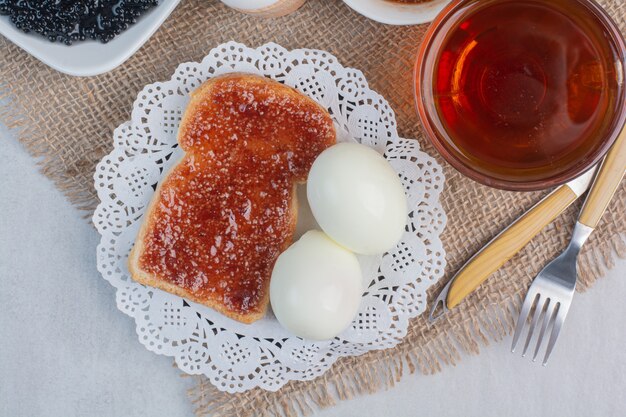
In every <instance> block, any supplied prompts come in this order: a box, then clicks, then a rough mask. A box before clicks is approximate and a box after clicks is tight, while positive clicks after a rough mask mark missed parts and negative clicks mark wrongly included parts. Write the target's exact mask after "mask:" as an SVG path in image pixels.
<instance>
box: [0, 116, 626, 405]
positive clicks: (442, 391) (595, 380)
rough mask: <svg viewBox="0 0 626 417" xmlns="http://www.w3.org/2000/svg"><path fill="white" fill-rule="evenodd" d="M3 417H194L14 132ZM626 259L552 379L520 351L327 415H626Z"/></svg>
mask: <svg viewBox="0 0 626 417" xmlns="http://www.w3.org/2000/svg"><path fill="white" fill-rule="evenodd" d="M0 143H1V144H2V148H1V150H0V213H1V215H0V417H21V416H24V417H27V416H28V417H31V416H46V417H56V416H59V417H71V416H111V417H113V416H167V417H176V416H192V407H191V405H190V404H189V402H188V401H187V399H186V396H185V391H186V389H187V388H188V387H189V382H190V380H189V379H186V378H181V377H180V376H179V375H180V373H179V372H178V371H177V370H176V368H174V367H172V363H171V360H170V359H168V358H165V357H160V356H156V355H154V354H153V353H151V352H148V351H147V350H145V349H144V348H143V346H141V345H140V344H139V342H137V340H136V335H135V331H134V325H133V323H132V321H131V319H129V318H128V317H126V316H125V315H123V314H122V313H121V312H119V311H118V310H117V309H116V307H115V301H114V292H113V290H112V288H111V287H110V286H109V284H108V283H106V282H105V281H104V280H103V279H101V278H100V276H99V275H98V272H97V271H96V267H95V247H96V244H97V240H98V235H97V233H96V231H95V230H94V229H93V228H92V227H91V226H90V225H89V224H88V223H87V221H86V220H85V219H83V218H81V213H79V212H78V211H76V210H75V209H74V208H73V207H72V206H71V205H70V204H69V203H67V201H65V199H64V198H63V196H62V195H61V194H60V193H59V192H58V191H57V190H56V189H55V188H54V186H53V185H52V183H51V182H50V181H48V180H47V179H46V178H44V177H43V176H42V175H40V174H39V173H38V172H37V167H36V164H35V161H34V160H33V159H32V158H30V157H29V156H28V155H27V154H26V152H25V151H24V150H23V149H22V147H21V146H20V145H19V144H18V143H17V142H16V140H15V139H14V138H13V137H12V136H11V135H10V134H9V133H7V131H6V130H4V129H2V128H1V127H0ZM624 275H626V261H620V262H619V264H618V266H617V267H616V268H615V269H614V270H613V271H612V272H611V273H610V274H609V275H608V276H607V277H606V278H605V279H603V280H601V281H600V282H599V283H598V284H597V285H596V286H594V288H593V289H592V290H591V291H589V292H588V293H586V294H584V295H579V296H577V297H576V300H575V303H574V305H573V307H572V309H571V312H570V317H569V318H568V322H567V325H566V327H565V329H564V331H563V334H562V336H561V339H560V341H559V344H558V345H557V349H556V351H555V353H554V355H553V360H552V362H551V363H550V365H549V366H548V367H547V368H542V367H541V366H539V365H537V364H534V365H533V364H531V363H530V362H529V361H528V360H524V359H522V358H520V357H518V356H514V355H511V354H510V353H509V351H508V348H509V344H510V340H509V339H507V340H506V341H504V342H503V343H500V344H496V345H493V346H490V347H488V348H486V349H484V351H483V353H482V354H481V355H479V356H468V357H465V358H464V359H463V361H462V362H461V363H460V364H459V365H458V366H456V367H450V368H447V369H445V371H444V372H442V373H440V374H438V375H435V376H423V375H407V376H405V377H404V378H403V380H402V381H401V382H400V383H399V384H398V385H397V386H396V387H395V388H394V389H392V390H388V391H384V392H380V393H377V394H375V395H370V396H365V397H360V398H358V399H355V400H351V401H346V402H342V403H340V404H338V405H337V406H336V407H333V408H330V409H327V410H322V411H321V412H319V416H320V417H322V416H324V417H331V416H351V415H354V416H357V415H358V416H361V417H365V416H377V417H378V416H383V415H390V416H433V415H442V416H452V415H464V416H477V417H478V416H480V417H488V416H503V415H507V416H527V415H532V416H535V417H539V416H557V417H560V416H568V417H576V416H580V417H587V416H603V417H610V416H624V415H626V378H624V375H625V374H626V349H625V346H626V326H624V322H623V318H624V317H625V316H626V303H624V300H625V299H626V279H624V278H626V277H624Z"/></svg>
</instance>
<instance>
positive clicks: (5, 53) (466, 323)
mask: <svg viewBox="0 0 626 417" xmlns="http://www.w3.org/2000/svg"><path fill="white" fill-rule="evenodd" d="M602 3H603V5H604V6H605V7H606V8H607V9H608V10H609V12H610V14H611V15H612V16H613V17H614V19H615V20H616V21H617V23H618V24H619V25H620V27H621V29H622V31H624V29H626V3H625V2H624V1H623V0H604V1H603V2H602ZM425 28H426V26H425V25H421V26H413V27H392V26H385V25H381V24H377V23H375V22H372V21H370V20H367V19H366V18H364V17H362V16H360V15H358V14H357V13H354V12H353V11H351V10H350V9H349V8H348V7H346V6H344V5H343V3H342V2H341V1H339V0H310V1H309V2H308V3H307V4H306V5H305V6H304V7H303V8H302V9H300V10H299V11H298V12H296V13H295V14H292V15H290V16H287V17H283V18H280V19H275V20H262V19H259V18H255V17H250V16H246V15H243V14H240V13H237V12H235V11H233V10H231V9H228V8H226V7H225V6H223V5H221V3H218V2H217V1H216V0H183V2H182V3H181V4H180V5H179V6H178V8H177V9H176V10H175V12H174V13H173V15H172V16H171V17H170V18H169V19H168V20H167V21H166V22H165V24H164V25H163V26H162V28H161V29H160V30H159V31H158V32H157V33H156V35H155V36H154V37H153V38H152V39H151V40H150V41H149V42H148V43H147V44H146V45H145V46H144V47H143V48H142V49H141V50H140V51H139V53H137V54H136V55H135V56H134V57H133V58H131V59H130V60H129V61H128V62H126V63H125V64H124V65H123V66H122V67H120V68H118V69H116V70H114V71H112V72H110V73H108V74H105V75H101V76H97V77H91V78H74V77H69V76H66V75H62V74H60V73H58V72H56V71H54V70H52V69H50V68H48V67H46V66H45V65H43V64H41V63H40V62H38V61H37V60H36V59H34V58H32V57H30V56H29V55H27V54H26V53H24V52H23V51H21V50H20V49H19V48H17V47H16V46H14V45H12V44H10V43H9V42H8V41H6V40H5V39H3V38H0V99H4V100H5V103H6V100H7V99H8V101H10V104H8V105H5V106H4V107H3V108H1V109H0V120H1V121H2V122H4V123H6V124H8V125H9V126H10V127H13V128H16V129H17V130H18V137H19V139H20V141H21V142H22V143H23V144H24V146H26V148H27V149H28V150H29V151H30V152H31V153H32V155H33V156H34V157H36V158H40V161H41V167H42V172H43V173H44V174H45V175H47V176H48V177H49V178H51V179H52V180H53V181H54V182H55V184H56V185H57V186H58V187H59V189H60V190H61V191H62V192H63V193H65V195H67V197H68V198H69V199H70V200H71V201H72V202H73V203H75V204H76V205H77V206H78V207H80V208H82V209H85V210H92V209H93V208H94V207H95V205H96V202H97V199H96V194H95V192H94V188H93V180H92V174H93V171H94V167H95V165H96V163H97V162H98V161H99V160H100V158H101V157H102V156H103V155H105V154H106V153H108V152H109V150H110V149H111V147H112V136H111V135H112V132H113V129H114V128H115V127H116V126H118V125H119V124H120V123H122V122H124V121H126V120H128V119H129V118H130V111H131V109H132V103H133V100H134V99H135V96H136V94H137V93H138V92H139V91H140V89H141V88H142V87H143V86H144V85H145V84H148V83H152V82H155V81H160V80H166V79H169V77H170V75H171V74H172V73H173V71H174V69H175V68H176V66H177V65H178V64H179V63H181V62H185V61H200V60H201V59H202V58H203V57H204V56H205V55H206V54H207V53H208V52H209V50H210V49H211V48H213V47H215V46H216V45H218V44H220V43H222V42H225V41H229V40H236V41H239V42H243V43H245V44H247V45H249V46H253V47H256V46H258V45H261V44H263V43H265V42H269V41H274V42H276V43H278V44H280V45H282V46H284V47H286V48H289V49H292V48H316V49H323V50H326V51H329V52H331V53H332V54H334V55H336V56H337V57H338V58H339V60H340V61H341V63H342V64H343V65H344V66H349V67H354V68H358V69H361V70H362V71H363V72H364V74H365V76H366V77H367V80H368V81H369V83H370V86H371V87H372V88H373V89H374V90H376V91H378V92H380V93H381V94H382V95H383V96H384V97H386V98H387V99H388V100H389V102H390V103H391V106H392V107H393V108H394V110H395V111H396V114H397V119H398V126H399V131H400V134H401V135H402V136H404V137H408V138H417V140H419V142H420V145H421V146H422V148H423V149H425V150H426V151H427V152H429V153H430V154H431V155H436V152H435V151H434V149H433V148H432V147H431V146H430V145H429V143H428V141H427V140H426V139H425V138H424V135H423V132H422V129H421V126H420V123H419V121H418V118H417V116H416V114H415V111H414V108H413V88H412V83H413V82H412V78H411V73H412V67H413V62H414V57H415V53H416V51H417V47H418V45H419V43H420V40H421V38H422V35H423V33H424V30H425ZM0 102H1V101H0ZM440 163H441V164H442V165H443V166H444V168H445V173H446V176H447V181H446V187H445V190H444V192H443V194H442V197H441V198H442V203H443V206H444V208H445V210H446V212H447V214H448V226H447V228H446V230H445V232H444V234H443V242H444V245H445V248H446V250H447V260H448V266H447V275H446V278H445V279H444V280H442V281H441V282H440V283H439V285H437V286H436V287H437V288H433V291H432V292H431V293H430V297H431V299H432V296H433V294H434V293H435V292H436V291H438V290H439V289H440V288H441V286H442V284H443V283H444V282H445V281H446V280H447V279H448V278H449V277H450V275H451V274H452V273H453V272H454V271H455V270H456V269H457V268H458V267H459V266H461V265H462V264H463V263H464V262H465V261H466V260H467V259H468V258H469V257H470V256H471V255H472V254H473V253H474V252H475V251H476V250H478V249H479V248H480V247H481V246H482V245H483V244H485V243H486V242H487V241H488V240H489V239H490V238H491V237H493V236H494V235H495V234H496V233H497V232H498V231H499V230H501V229H502V228H503V227H505V226H506V225H507V224H509V223H510V222H511V221H513V220H514V219H515V218H516V217H518V216H519V215H520V214H521V213H523V212H524V210H526V209H527V208H529V207H530V206H531V205H532V204H533V203H534V202H536V201H537V200H538V199H539V198H540V197H541V196H542V195H544V194H545V192H536V193H512V192H503V191H498V190H494V189H491V188H488V187H483V186H481V185H478V184H477V183H475V182H472V181H470V180H468V179H466V178H464V177H462V176H461V175H459V174H458V173H457V172H456V171H454V170H453V169H452V168H450V167H449V165H447V164H446V163H445V161H443V160H441V159H440ZM625 183H626V182H625ZM579 207H580V205H579V204H577V205H575V206H574V207H571V208H570V209H569V210H567V212H566V213H565V214H564V215H563V216H561V217H560V218H559V219H558V220H557V221H556V222H554V223H553V224H551V225H550V226H548V227H547V228H546V229H545V230H544V232H543V233H542V234H541V235H539V236H537V237H536V238H535V239H534V240H533V241H532V242H531V243H530V244H529V245H528V246H527V247H526V248H525V249H524V250H523V251H522V252H521V253H519V254H518V255H517V256H516V257H515V258H514V259H512V260H511V261H510V262H508V263H507V264H506V265H505V266H504V267H503V268H502V269H501V270H500V271H498V272H497V273H496V274H494V275H493V276H492V277H491V278H490V279H489V280H488V281H487V282H486V283H485V284H483V285H482V286H481V287H480V288H479V289H478V290H477V291H476V292H474V293H473V294H472V295H471V296H470V297H469V298H468V299H467V300H465V302H464V303H463V304H462V305H461V306H459V307H458V308H457V309H456V310H454V312H453V313H452V314H450V315H449V316H448V317H447V318H446V319H445V320H444V321H442V322H440V323H438V324H437V325H436V326H433V327H431V326H429V325H428V323H427V320H426V317H424V316H421V317H419V318H417V319H415V320H413V321H412V323H411V325H410V328H409V332H408V335H407V337H406V339H405V340H404V341H403V342H402V343H401V344H400V345H399V346H398V347H396V348H394V349H389V350H385V351H379V352H371V353H369V354H366V355H363V356H360V357H358V358H344V359H341V360H339V361H338V362H337V364H336V365H335V366H334V367H333V368H332V369H331V370H330V371H328V372H327V373H326V374H325V375H324V376H322V377H320V378H318V379H316V380H314V381H311V382H292V383H289V384H287V385H286V386H285V387H284V388H282V389H281V390H280V391H278V392H277V393H270V392H265V391H262V390H259V389H256V390H252V391H249V392H246V393H244V394H239V395H229V394H223V393H220V392H219V391H217V390H216V389H214V388H213V387H212V386H211V385H210V383H208V381H207V380H206V378H203V377H198V381H197V385H196V387H195V388H194V389H192V390H191V392H190V398H191V400H192V401H193V402H194V404H195V406H196V410H197V414H198V415H199V416H200V415H214V416H252V415H263V416H266V415H267V416H273V415H287V416H294V415H298V414H307V413H310V412H311V411H312V410H313V409H315V407H317V406H329V405H331V404H333V403H335V401H336V400H338V399H345V398H350V397H352V396H354V395H357V394H363V393H372V392H375V391H377V390H380V389H382V388H386V387H389V386H391V385H393V384H394V382H395V381H397V380H398V379H399V378H400V377H401V376H402V373H403V372H404V371H405V370H408V371H409V372H414V371H415V370H416V369H417V370H419V371H420V372H422V373H425V374H430V373H433V372H437V371H439V370H441V369H442V366H443V365H447V364H454V363H455V362H457V361H458V360H459V359H460V358H461V353H462V352H470V353H477V352H478V350H479V347H480V346H482V345H485V344H487V343H488V342H489V341H490V340H500V339H502V338H503V337H504V336H505V335H507V334H509V333H510V332H511V329H512V325H513V322H514V319H515V318H516V316H517V310H518V308H519V305H520V303H521V300H522V298H523V295H524V293H525V290H526V289H527V288H528V285H529V283H530V280H531V279H532V277H534V276H535V275H536V273H537V272H538V271H539V269H540V268H541V267H542V266H543V265H544V264H545V263H546V262H547V261H548V260H549V259H551V258H552V257H554V256H555V255H556V254H557V253H558V252H559V251H561V250H562V249H563V248H564V246H565V244H566V242H567V240H568V237H569V235H570V230H571V226H572V225H573V222H574V219H575V216H576V215H577V212H578V209H579ZM625 210H626V185H625V184H622V186H621V187H620V189H619V191H618V193H617V194H616V196H615V198H614V199H613V201H612V203H611V206H610V208H609V211H608V212H607V213H606V214H605V215H604V217H603V220H602V222H601V224H600V226H599V227H598V229H597V231H596V232H595V233H594V234H593V236H592V237H591V239H590V240H589V242H588V243H587V245H586V246H585V249H584V251H583V253H582V256H581V259H580V262H579V265H580V285H579V289H581V290H584V289H585V288H587V287H589V286H590V285H591V284H592V283H593V282H594V281H595V280H596V279H597V278H599V277H600V276H602V275H603V274H604V273H605V272H606V270H607V268H610V267H611V266H612V265H613V258H614V257H615V256H619V257H626V233H625V231H626V227H625V225H626V214H625ZM94 256H95V253H94ZM93 278H94V279H98V277H93ZM112 302H113V301H112ZM570 324H571V325H572V326H575V325H576V323H570Z"/></svg>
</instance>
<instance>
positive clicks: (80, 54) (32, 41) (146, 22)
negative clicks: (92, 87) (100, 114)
mask: <svg viewBox="0 0 626 417" xmlns="http://www.w3.org/2000/svg"><path fill="white" fill-rule="evenodd" d="M179 2H180V0H162V1H161V4H159V5H158V6H157V7H155V8H154V9H152V10H150V11H148V12H147V13H146V14H145V15H144V16H142V17H141V18H140V19H139V21H138V22H137V23H136V24H134V25H132V26H131V27H130V28H128V29H127V30H126V31H124V32H122V33H121V34H120V35H119V36H117V37H116V38H115V39H113V40H112V41H110V42H109V43H101V42H98V41H91V40H89V41H84V42H76V43H75V44H74V45H72V46H67V45H64V44H61V43H58V42H57V43H52V42H50V41H48V40H47V39H46V38H44V37H41V36H38V35H35V34H27V33H24V32H22V31H20V30H18V29H16V28H15V26H13V25H12V24H11V22H10V21H9V19H8V18H7V17H6V16H0V34H2V35H3V36H4V37H6V38H7V39H9V40H10V41H11V42H13V43H14V44H16V45H17V46H19V47H20V48H22V49H24V50H25V51H26V52H28V53H29V54H31V55H33V56H34V57H35V58H37V59H39V60H40V61H41V62H43V63H44V64H46V65H49V66H51V67H52V68H54V69H55V70H57V71H60V72H63V73H65V74H69V75H76V76H90V75H98V74H102V73H104V72H107V71H111V70H112V69H114V68H116V67H117V66H119V65H121V64H122V63H123V62H124V61H126V60H127V59H128V58H130V56H131V55H132V54H134V53H135V52H136V51H137V50H138V49H139V48H140V47H141V46H142V45H143V44H144V43H145V42H146V41H147V40H148V39H149V38H150V36H152V34H153V33H154V32H156V30H157V29H158V28H159V26H161V24H162V23H163V22H164V21H165V19H167V17H168V16H169V15H170V13H171V12H172V10H174V8H175V7H176V5H178V3H179Z"/></svg>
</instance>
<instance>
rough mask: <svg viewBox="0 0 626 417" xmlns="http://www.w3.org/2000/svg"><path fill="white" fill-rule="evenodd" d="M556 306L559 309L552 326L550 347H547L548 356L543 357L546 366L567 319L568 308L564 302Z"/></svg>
mask: <svg viewBox="0 0 626 417" xmlns="http://www.w3.org/2000/svg"><path fill="white" fill-rule="evenodd" d="M568 307H569V306H568ZM556 308H557V311H556V313H555V318H554V327H553V328H552V333H551V334H550V341H549V342H548V348H547V349H546V356H544V357H543V366H546V364H547V363H548V359H549V358H550V354H551V353H552V349H554V345H555V344H556V339H558V337H559V333H561V327H562V326H563V322H564V321H565V316H566V315H567V310H568V308H567V307H566V306H564V305H563V304H562V303H557V305H556Z"/></svg>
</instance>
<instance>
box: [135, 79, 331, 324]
mask: <svg viewBox="0 0 626 417" xmlns="http://www.w3.org/2000/svg"><path fill="white" fill-rule="evenodd" d="M227 78H231V79H237V82H239V83H259V82H270V83H276V82H275V81H271V80H268V79H265V78H263V77H259V76H255V75H249V74H241V73H233V74H227V75H223V76H219V77H215V78H213V79H211V80H209V81H207V82H205V83H204V84H202V85H201V86H200V87H199V88H198V89H196V90H195V91H194V92H192V94H191V100H190V102H189V105H188V107H187V109H186V110H185V112H184V114H183V117H182V119H181V123H180V128H179V132H178V142H179V144H181V142H182V141H181V139H183V138H184V137H185V135H186V133H187V129H188V128H189V124H190V122H191V120H192V117H193V116H194V114H195V112H196V111H197V108H198V106H199V105H200V104H201V103H202V102H203V100H206V99H207V98H210V97H211V91H212V88H213V86H214V85H215V83H216V82H217V81H218V80H223V79H227ZM276 84H278V83H276ZM281 86H282V84H281ZM283 91H285V92H287V91H290V93H289V94H292V95H293V98H294V99H296V100H303V99H304V100H310V101H311V102H312V100H311V99H310V98H308V97H306V96H304V95H302V94H301V93H299V92H297V91H296V90H293V89H290V90H283ZM316 105H317V106H318V107H319V109H320V110H321V111H323V112H324V113H325V114H326V115H327V116H328V117H329V118H330V116H329V115H328V114H327V112H326V110H325V109H324V108H322V107H321V106H319V104H317V103H316ZM333 133H334V130H333ZM181 147H182V144H181ZM183 150H186V149H184V147H183ZM184 158H185V157H184V156H183V158H182V159H181V160H180V161H178V162H177V163H176V165H174V166H173V167H172V168H171V169H170V170H169V171H168V172H167V174H166V175H165V176H164V177H163V178H162V180H161V181H160V182H159V184H158V186H157V189H156V190H155V193H154V195H153V197H152V200H151V202H150V204H149V206H148V207H147V209H146V211H145V214H144V219H143V223H142V225H141V227H140V229H139V232H138V235H137V238H136V240H135V244H134V246H133V248H132V250H131V252H130V255H129V257H128V270H129V272H130V275H131V277H132V279H133V280H135V281H136V282H139V283H141V284H144V285H148V286H151V287H155V288H158V289H161V290H164V291H167V292H169V293H171V294H175V295H177V296H180V297H184V298H185V299H188V300H190V301H193V302H196V303H199V304H202V305H205V306H207V307H210V308H212V309H214V310H216V311H218V312H219V313H221V314H223V315H225V316H227V317H229V318H231V319H234V320H237V321H239V322H241V323H246V324H249V323H253V322H254V321H257V320H259V319H261V318H262V317H263V316H264V315H265V313H266V310H267V306H268V304H269V277H267V279H266V280H265V282H264V288H263V290H262V294H261V297H262V298H261V300H260V302H259V303H258V305H257V306H256V308H254V309H251V310H248V311H247V312H246V313H239V312H237V311H233V310H231V309H229V308H228V307H227V306H226V305H225V304H224V303H223V302H221V301H220V300H217V299H211V298H202V297H198V296H197V295H196V294H194V293H193V292H191V291H188V290H187V289H186V288H184V287H181V286H178V285H176V284H173V283H171V282H169V281H167V280H164V279H163V278H162V277H159V276H157V275H156V274H153V273H150V272H147V271H145V270H143V269H142V268H141V265H140V257H141V254H142V253H143V252H144V250H145V240H146V235H147V233H148V231H149V229H150V226H151V224H152V222H153V218H154V216H155V209H156V207H157V205H158V203H159V201H160V196H161V187H162V185H163V184H164V183H166V182H167V179H168V178H169V176H170V175H171V174H172V173H173V172H174V170H175V169H176V168H177V167H178V166H179V165H180V163H181V162H182V161H183V160H184ZM300 182H304V181H300ZM297 183H298V182H294V183H293V189H292V193H291V195H292V201H291V204H290V210H289V236H290V237H289V239H285V241H284V244H283V245H282V247H281V248H280V251H281V252H282V251H284V250H285V249H287V247H289V245H290V244H291V239H292V237H293V234H294V232H295V228H296V223H297V216H298V202H297V193H296V187H297Z"/></svg>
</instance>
